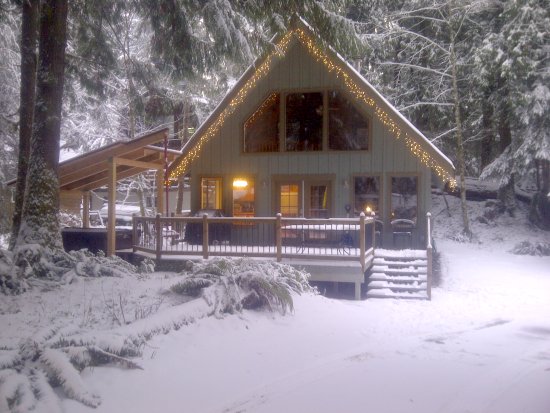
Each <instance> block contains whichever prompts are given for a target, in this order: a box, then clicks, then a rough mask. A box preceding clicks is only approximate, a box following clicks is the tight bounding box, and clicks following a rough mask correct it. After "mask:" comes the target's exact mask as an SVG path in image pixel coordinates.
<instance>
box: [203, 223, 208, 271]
mask: <svg viewBox="0 0 550 413" xmlns="http://www.w3.org/2000/svg"><path fill="white" fill-rule="evenodd" d="M202 258H204V259H205V260H206V259H207V258H208V215H206V214H204V215H203V216H202Z"/></svg>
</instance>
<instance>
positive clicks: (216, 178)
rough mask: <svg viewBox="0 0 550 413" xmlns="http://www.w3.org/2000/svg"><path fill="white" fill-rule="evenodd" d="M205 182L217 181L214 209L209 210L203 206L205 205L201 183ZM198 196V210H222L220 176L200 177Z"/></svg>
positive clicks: (221, 180)
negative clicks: (217, 189) (217, 192)
mask: <svg viewBox="0 0 550 413" xmlns="http://www.w3.org/2000/svg"><path fill="white" fill-rule="evenodd" d="M205 180H211V181H217V182H218V183H219V184H218V185H217V186H218V188H219V194H216V200H215V204H216V207H215V208H210V207H208V206H205V203H204V197H203V195H204V194H203V181H205ZM199 195H200V203H199V206H200V208H199V209H220V210H223V178H222V177H221V176H210V175H209V176H201V177H200V182H199Z"/></svg>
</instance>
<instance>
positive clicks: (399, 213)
mask: <svg viewBox="0 0 550 413" xmlns="http://www.w3.org/2000/svg"><path fill="white" fill-rule="evenodd" d="M417 181H418V178H417V177H414V176H407V177H394V178H392V179H391V217H392V219H398V218H402V219H411V220H415V219H416V210H417V187H418V185H417Z"/></svg>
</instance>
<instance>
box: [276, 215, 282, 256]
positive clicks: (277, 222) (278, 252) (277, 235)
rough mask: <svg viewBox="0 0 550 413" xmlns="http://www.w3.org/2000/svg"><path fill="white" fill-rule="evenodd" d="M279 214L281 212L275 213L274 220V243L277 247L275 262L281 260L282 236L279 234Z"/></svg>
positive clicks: (280, 226)
mask: <svg viewBox="0 0 550 413" xmlns="http://www.w3.org/2000/svg"><path fill="white" fill-rule="evenodd" d="M281 216H282V214H281V213H280V212H278V213H277V217H276V220H275V243H276V247H277V262H281V260H282V258H283V257H282V255H283V242H282V240H283V236H282V234H281V231H282V230H281V228H282V225H281Z"/></svg>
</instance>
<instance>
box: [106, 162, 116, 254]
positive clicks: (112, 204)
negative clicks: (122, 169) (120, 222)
mask: <svg viewBox="0 0 550 413" xmlns="http://www.w3.org/2000/svg"><path fill="white" fill-rule="evenodd" d="M107 193H108V197H107V203H108V204H107V208H108V209H107V256H108V257H111V256H113V255H115V249H116V231H115V226H116V159H115V158H109V182H108V183H107Z"/></svg>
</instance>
